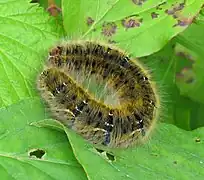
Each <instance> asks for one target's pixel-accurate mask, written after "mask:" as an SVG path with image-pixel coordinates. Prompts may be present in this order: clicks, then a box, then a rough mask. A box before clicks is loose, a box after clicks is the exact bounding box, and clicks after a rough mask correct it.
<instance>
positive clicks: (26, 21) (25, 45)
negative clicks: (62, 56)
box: [0, 0, 63, 107]
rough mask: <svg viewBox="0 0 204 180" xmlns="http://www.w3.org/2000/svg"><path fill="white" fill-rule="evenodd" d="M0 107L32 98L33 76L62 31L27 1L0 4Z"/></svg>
mask: <svg viewBox="0 0 204 180" xmlns="http://www.w3.org/2000/svg"><path fill="white" fill-rule="evenodd" d="M0 9H1V10H0V26H1V28H0V44H1V49H0V77H1V78H0V107H2V106H7V105H10V104H12V103H15V102H17V101H19V100H21V99H24V98H27V97H34V96H35V95H36V91H35V89H33V87H34V85H35V79H36V75H37V73H38V72H39V70H40V69H41V67H42V63H43V62H44V60H45V58H44V57H45V55H46V54H47V52H48V49H49V47H50V46H51V45H52V44H53V43H54V42H56V41H57V40H58V38H59V37H60V36H61V35H62V32H63V29H62V27H60V25H59V24H58V23H57V22H56V21H55V20H54V19H53V18H52V17H50V16H48V14H46V13H45V12H43V9H42V8H39V7H38V5H37V4H29V1H28V0H12V1H8V0H7V1H6V0H3V1H1V2H0Z"/></svg>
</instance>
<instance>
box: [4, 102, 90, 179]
mask: <svg viewBox="0 0 204 180" xmlns="http://www.w3.org/2000/svg"><path fill="white" fill-rule="evenodd" d="M43 109H44V108H43V104H42V103H41V102H40V100H39V99H33V98H32V99H31V98H30V99H25V100H23V101H21V102H19V103H17V104H14V105H12V106H10V107H8V108H1V109H0V173H1V179H2V180H7V179H8V180H9V179H16V180H17V179H25V180H27V179H33V180H35V179H43V180H44V179H66V180H67V179H70V180H73V179H86V175H85V173H84V170H83V168H82V167H81V165H80V164H79V163H78V161H77V160H76V159H75V157H74V155H73V152H72V149H71V147H70V144H69V142H68V140H67V138H66V135H65V133H63V132H59V131H54V130H50V129H48V128H37V127H34V126H31V125H30V124H31V123H33V122H35V121H39V120H41V119H45V118H46V113H45V111H44V110H43Z"/></svg>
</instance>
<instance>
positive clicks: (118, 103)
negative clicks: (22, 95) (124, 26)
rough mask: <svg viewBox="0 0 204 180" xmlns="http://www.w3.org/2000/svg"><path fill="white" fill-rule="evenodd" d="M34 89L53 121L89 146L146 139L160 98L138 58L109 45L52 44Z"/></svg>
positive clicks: (87, 41) (85, 42) (120, 145)
mask: <svg viewBox="0 0 204 180" xmlns="http://www.w3.org/2000/svg"><path fill="white" fill-rule="evenodd" d="M37 88H38V89H39V91H40V94H41V96H42V98H43V99H44V100H45V102H46V103H47V105H48V107H49V109H50V111H51V112H52V115H53V117H54V118H55V119H57V120H59V121H61V122H63V123H64V124H65V125H66V126H68V127H69V128H71V129H73V130H74V131H76V132H77V133H78V134H80V135H81V136H83V137H84V138H85V139H87V140H88V141H90V142H91V143H93V144H98V145H104V146H108V147H114V148H117V147H129V146H132V145H134V144H137V143H139V142H141V141H143V140H144V139H145V138H147V137H148V135H149V133H150V132H151V130H152V127H153V126H154V124H155V122H156V119H157V117H158V110H159V105H160V103H159V97H158V95H157V92H156V88H155V85H154V83H153V82H151V80H150V76H149V74H148V72H147V71H146V70H145V69H144V68H143V67H142V65H141V64H139V62H138V60H136V59H132V58H130V57H129V56H128V55H127V53H125V52H123V51H122V50H121V49H119V48H118V47H114V46H113V45H110V44H105V43H104V44H103V43H99V42H94V41H91V40H83V41H69V42H62V43H61V44H59V45H57V46H55V47H53V48H52V49H51V50H50V52H49V56H48V61H47V63H46V65H45V67H44V69H43V71H42V72H41V73H40V75H39V76H38V78H37Z"/></svg>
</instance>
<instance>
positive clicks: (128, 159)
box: [41, 120, 204, 180]
mask: <svg viewBox="0 0 204 180" xmlns="http://www.w3.org/2000/svg"><path fill="white" fill-rule="evenodd" d="M43 123H44V125H45V126H48V127H50V126H54V127H57V126H58V125H59V124H58V123H57V122H54V121H53V122H52V121H50V120H49V121H46V120H45V121H44V122H41V125H43ZM57 124H58V125H57ZM62 127H64V126H63V125H62V126H61V127H60V129H61V128H62ZM64 130H65V132H66V133H67V136H68V138H69V141H70V144H71V146H72V148H73V152H74V154H75V156H76V158H77V159H78V161H79V162H80V163H81V165H82V166H83V168H84V170H85V171H86V173H87V175H88V178H89V179H90V180H95V179H112V180H120V179H121V180H122V179H138V180H139V179H202V178H203V176H204V151H203V148H204V128H200V129H197V130H194V131H191V132H188V131H184V130H181V129H179V128H177V127H175V126H173V125H167V124H164V123H159V124H158V125H157V127H156V129H155V132H154V134H153V136H152V138H150V139H149V140H148V142H147V143H146V144H144V145H141V146H138V147H135V148H129V149H111V150H110V149H107V148H106V149H103V150H102V149H98V148H95V147H93V146H92V145H91V144H89V143H88V142H87V141H85V140H84V139H83V138H82V137H80V136H79V135H77V134H76V133H75V132H73V131H72V130H70V129H67V128H65V127H64Z"/></svg>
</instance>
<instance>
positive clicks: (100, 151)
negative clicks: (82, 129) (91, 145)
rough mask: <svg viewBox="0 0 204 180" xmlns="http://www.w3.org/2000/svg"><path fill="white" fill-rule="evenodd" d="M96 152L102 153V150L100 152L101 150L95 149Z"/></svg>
mask: <svg viewBox="0 0 204 180" xmlns="http://www.w3.org/2000/svg"><path fill="white" fill-rule="evenodd" d="M96 151H98V152H99V153H102V152H104V150H101V149H98V148H96Z"/></svg>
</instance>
